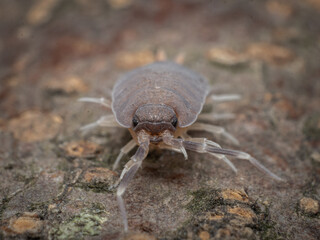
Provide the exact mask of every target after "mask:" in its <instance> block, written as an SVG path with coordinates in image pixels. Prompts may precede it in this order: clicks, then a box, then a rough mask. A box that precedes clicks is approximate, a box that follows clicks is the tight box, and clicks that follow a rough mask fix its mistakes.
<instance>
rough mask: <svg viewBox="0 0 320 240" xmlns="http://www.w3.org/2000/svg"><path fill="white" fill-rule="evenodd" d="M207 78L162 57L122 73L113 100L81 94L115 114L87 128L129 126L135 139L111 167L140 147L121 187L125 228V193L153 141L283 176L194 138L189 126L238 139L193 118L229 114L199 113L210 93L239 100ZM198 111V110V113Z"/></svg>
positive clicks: (239, 154) (119, 197)
mask: <svg viewBox="0 0 320 240" xmlns="http://www.w3.org/2000/svg"><path fill="white" fill-rule="evenodd" d="M209 89H210V86H209V84H208V81H207V80H206V79H205V78H204V77H202V76H200V75H199V74H198V73H195V72H194V71H192V70H190V69H188V68H186V67H184V66H182V65H181V64H179V63H176V62H171V61H166V60H165V59H163V57H160V61H157V62H154V63H152V64H149V65H146V66H143V67H140V68H137V69H135V70H133V71H131V72H129V73H127V74H126V75H124V76H123V77H122V78H120V79H119V80H118V81H117V82H116V84H115V86H114V88H113V91H112V101H110V100H108V99H105V98H80V99H79V101H82V102H93V103H99V104H101V105H103V106H105V107H107V108H109V109H111V110H112V113H113V114H110V115H106V116H103V117H101V118H100V119H99V120H98V121H96V122H95V123H91V124H88V125H86V126H84V127H82V129H83V130H86V129H90V128H92V127H96V126H103V127H119V126H120V127H124V128H127V129H128V130H129V131H130V133H131V135H132V137H133V139H132V140H131V141H129V142H128V143H127V144H126V145H125V146H124V147H123V148H121V151H120V154H119V155H118V157H117V159H116V161H115V163H114V166H113V169H116V168H117V166H118V164H119V161H120V159H121V158H122V157H123V155H124V154H127V153H128V152H129V151H131V150H132V149H133V148H134V147H135V146H137V145H138V149H137V151H136V153H135V154H134V155H133V156H132V157H131V159H130V161H129V162H128V163H127V164H126V165H125V167H124V169H123V171H122V173H121V176H120V179H119V182H118V184H117V185H118V188H117V200H118V204H119V208H120V211H121V215H122V219H123V224H124V229H125V231H127V230H128V221H127V214H126V210H125V205H124V201H123V198H122V195H123V194H124V192H125V190H126V188H127V186H128V184H129V182H130V181H131V179H132V178H133V176H134V175H135V173H136V172H137V170H138V169H139V167H140V166H141V164H142V161H143V159H145V158H146V156H147V154H148V151H149V145H153V146H156V147H159V148H162V149H170V150H174V151H177V152H180V153H182V154H183V155H184V157H185V158H186V159H187V157H188V155H187V152H186V149H187V150H191V151H196V152H199V153H209V154H211V155H213V156H214V157H216V158H218V159H220V160H223V161H224V162H225V163H226V164H228V165H229V166H230V167H231V168H232V169H233V171H235V172H237V169H236V167H235V166H234V165H233V163H232V162H231V161H230V160H229V159H228V158H227V157H226V155H227V156H232V157H235V158H239V159H245V160H248V161H250V162H251V163H252V164H253V165H254V166H256V167H257V168H259V169H260V170H262V171H263V172H265V173H267V174H268V175H269V176H270V177H272V178H274V179H276V180H282V179H281V178H280V177H278V176H277V175H275V174H274V173H272V172H271V171H270V170H268V169H267V168H266V167H264V166H263V165H262V164H261V163H259V162H258V161H257V160H256V159H255V158H253V157H252V156H250V155H249V154H247V153H245V152H240V151H236V150H230V149H223V148H221V146H220V145H219V144H217V143H215V142H213V141H210V140H207V139H206V138H191V137H190V136H189V135H188V134H187V131H189V130H203V131H208V132H211V133H213V134H218V135H221V136H224V137H226V138H228V139H229V140H230V141H232V142H233V143H237V140H236V139H235V138H234V137H233V136H232V135H230V134H229V133H227V132H226V131H225V129H224V128H222V127H219V126H214V125H209V124H204V123H195V121H196V120H197V119H198V118H203V119H208V117H209V118H218V119H224V118H229V117H230V115H228V114H226V115H223V114H209V115H208V114H202V115H201V114H200V112H201V110H202V108H203V105H204V103H205V101H206V99H207V98H209V97H210V98H211V99H213V100H219V101H224V100H235V99H237V98H238V96H237V95H220V96H216V95H213V94H211V93H210V91H209ZM199 114H200V115H199Z"/></svg>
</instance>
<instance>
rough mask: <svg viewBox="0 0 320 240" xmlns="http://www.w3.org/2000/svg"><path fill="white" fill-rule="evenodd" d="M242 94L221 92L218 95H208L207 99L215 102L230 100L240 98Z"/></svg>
mask: <svg viewBox="0 0 320 240" xmlns="http://www.w3.org/2000/svg"><path fill="white" fill-rule="evenodd" d="M240 99H241V96H240V95H239V94H221V95H216V94H212V95H210V96H209V97H208V99H207V100H209V101H210V100H211V101H213V102H218V103H219V102H229V101H235V100H240Z"/></svg>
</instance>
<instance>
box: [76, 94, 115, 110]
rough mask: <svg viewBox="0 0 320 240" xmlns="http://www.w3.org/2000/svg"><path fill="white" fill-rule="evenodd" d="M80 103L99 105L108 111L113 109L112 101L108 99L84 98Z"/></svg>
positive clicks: (80, 99) (79, 100)
mask: <svg viewBox="0 0 320 240" xmlns="http://www.w3.org/2000/svg"><path fill="white" fill-rule="evenodd" d="M78 102H89V103H98V104H100V105H102V106H104V107H106V108H108V109H111V101H110V100H109V99H106V98H90V97H83V98H79V99H78Z"/></svg>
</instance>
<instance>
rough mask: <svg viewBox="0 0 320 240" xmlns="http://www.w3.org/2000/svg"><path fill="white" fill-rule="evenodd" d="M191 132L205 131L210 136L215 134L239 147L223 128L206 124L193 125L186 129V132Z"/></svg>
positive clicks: (237, 142) (236, 141) (235, 140)
mask: <svg viewBox="0 0 320 240" xmlns="http://www.w3.org/2000/svg"><path fill="white" fill-rule="evenodd" d="M192 130H195V131H206V132H210V133H212V134H216V135H218V136H223V137H225V138H226V139H228V140H229V141H231V142H232V143H233V144H236V145H239V141H238V140H237V139H236V138H235V137H234V136H232V135H231V134H230V133H228V132H227V131H226V130H225V129H224V128H223V127H219V126H214V125H210V124H206V123H194V124H193V125H191V126H190V127H189V128H188V131H192Z"/></svg>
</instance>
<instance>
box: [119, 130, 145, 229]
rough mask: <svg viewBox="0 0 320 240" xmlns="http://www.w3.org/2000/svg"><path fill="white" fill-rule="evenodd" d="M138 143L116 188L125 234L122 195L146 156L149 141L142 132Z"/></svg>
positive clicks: (124, 210) (124, 211)
mask: <svg viewBox="0 0 320 240" xmlns="http://www.w3.org/2000/svg"><path fill="white" fill-rule="evenodd" d="M140 133H141V132H140ZM138 142H139V144H140V146H139V148H138V150H137V152H136V153H135V155H133V156H132V157H131V159H130V161H129V162H128V163H127V164H126V165H125V167H124V169H123V170H122V173H121V176H120V183H119V185H118V188H117V200H118V204H119V208H120V212H121V216H122V221H123V225H124V230H125V231H126V232H127V231H128V219H127V212H126V208H125V205H124V201H123V198H122V195H123V194H124V192H125V191H126V188H127V187H128V185H129V183H130V181H131V180H132V178H133V177H134V175H135V173H136V172H137V171H138V169H139V167H140V166H141V164H142V161H143V159H145V158H146V156H147V155H148V151H149V143H150V140H149V138H148V136H147V135H146V134H145V133H143V132H142V133H141V134H140V135H138Z"/></svg>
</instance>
